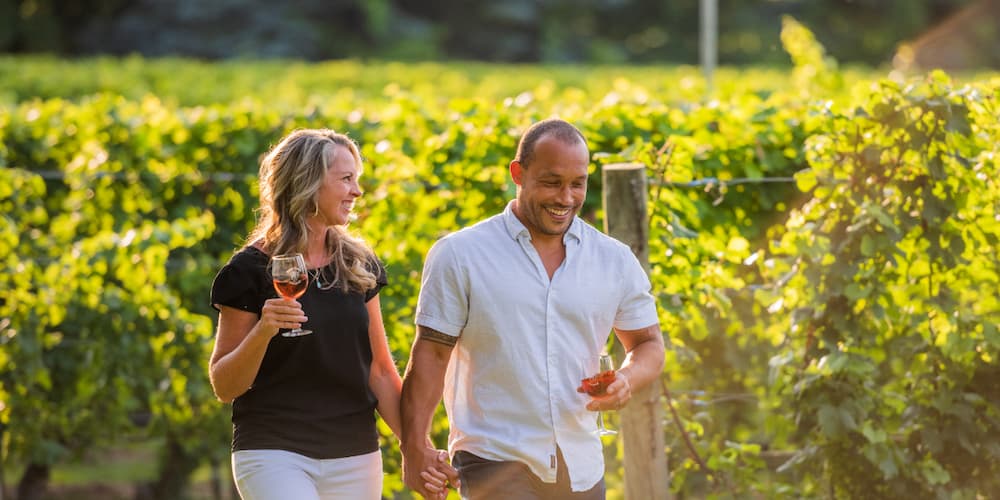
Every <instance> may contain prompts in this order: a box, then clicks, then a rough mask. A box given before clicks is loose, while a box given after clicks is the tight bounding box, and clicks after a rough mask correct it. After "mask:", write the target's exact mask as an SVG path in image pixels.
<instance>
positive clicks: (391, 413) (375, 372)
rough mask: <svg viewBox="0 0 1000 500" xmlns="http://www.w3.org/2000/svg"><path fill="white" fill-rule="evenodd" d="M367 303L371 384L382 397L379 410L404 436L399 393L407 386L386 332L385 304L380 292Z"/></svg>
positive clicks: (397, 432) (399, 435)
mask: <svg viewBox="0 0 1000 500" xmlns="http://www.w3.org/2000/svg"><path fill="white" fill-rule="evenodd" d="M365 307H366V308H367V309H368V341H369V342H371V346H372V365H371V373H370V375H369V378H368V385H369V387H371V389H372V392H374V393H375V397H377V398H378V414H379V415H380V416H381V417H382V420H384V421H385V423H386V424H387V425H388V426H389V428H390V429H392V433H393V434H395V435H396V438H397V439H402V437H401V436H402V435H403V434H402V433H403V427H402V424H401V421H400V417H399V394H400V392H401V391H402V388H403V380H402V379H401V378H400V377H399V371H397V370H396V363H395V362H394V361H393V360H392V351H391V350H390V349H389V341H388V339H386V336H385V325H383V323H382V307H381V305H380V303H379V297H378V295H376V296H375V297H373V298H372V299H371V300H369V301H368V303H367V304H365Z"/></svg>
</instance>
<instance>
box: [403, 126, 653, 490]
mask: <svg viewBox="0 0 1000 500" xmlns="http://www.w3.org/2000/svg"><path fill="white" fill-rule="evenodd" d="M589 158H590V154H589V151H588V149H587V143H586V140H585V139H584V137H583V135H582V134H581V133H580V131H579V130H578V129H577V128H576V127H574V126H573V125H571V124H570V123H568V122H566V121H563V120H559V119H549V120H544V121H541V122H538V123H536V124H534V125H532V126H531V127H530V128H528V130H527V131H526V132H525V133H524V135H523V136H522V138H521V141H520V143H519V144H518V148H517V155H516V157H515V159H514V160H513V161H511V163H510V175H511V178H512V179H513V181H514V183H515V184H516V185H517V197H516V199H514V200H512V201H511V202H510V203H508V205H507V207H506V209H505V210H504V211H503V213H501V214H498V215H495V216H493V217H491V218H489V219H487V220H484V221H482V222H479V223H478V224H475V225H473V226H471V227H468V228H465V229H462V230H460V231H458V232H455V233H453V234H450V235H448V236H446V237H444V238H442V239H441V240H440V241H438V242H437V243H436V244H435V245H434V246H433V247H432V248H431V250H430V252H428V254H427V260H426V262H425V263H424V273H423V278H422V284H421V290H420V297H419V300H418V304H417V313H416V323H417V338H416V340H415V341H414V343H413V348H412V350H411V354H410V360H409V363H408V365H407V368H406V374H405V376H404V379H403V396H402V416H403V440H402V442H401V447H402V451H403V473H404V480H405V481H406V484H407V485H409V486H410V487H411V488H414V489H416V490H417V491H419V492H420V493H421V494H423V495H424V496H429V497H437V498H440V497H441V496H442V495H443V493H444V489H443V487H444V484H443V482H441V481H437V482H435V478H434V477H433V476H431V475H429V474H427V473H424V474H423V477H421V471H423V470H425V469H428V468H429V467H430V466H431V465H433V464H434V462H435V461H436V460H437V454H436V452H435V450H434V448H433V444H432V443H431V442H430V440H429V439H428V431H429V429H430V424H431V419H432V417H433V413H434V409H435V408H436V407H437V404H438V402H439V401H440V400H441V398H442V395H443V396H444V404H445V410H446V411H447V413H448V421H449V426H450V435H449V438H448V451H449V453H450V455H451V457H452V464H453V465H454V466H455V468H456V469H457V471H458V477H459V479H460V485H461V486H460V492H461V495H462V498H466V499H477V500H478V499H492V498H525V499H532V498H535V499H580V500H583V499H586V500H590V499H603V498H604V497H605V487H604V455H603V453H602V449H601V441H600V439H599V437H598V436H597V434H596V433H595V431H596V414H595V413H594V411H597V410H617V409H621V408H622V407H623V406H625V405H626V404H627V403H628V401H629V398H630V397H631V394H632V391H633V390H637V389H638V388H640V387H642V386H644V385H646V384H648V383H649V382H650V381H652V380H653V379H654V378H656V377H658V376H659V375H660V372H661V370H662V369H663V359H664V356H663V345H664V343H663V337H662V335H661V333H660V327H659V324H658V322H657V312H656V303H655V301H654V299H653V296H652V295H651V294H650V283H649V279H648V278H647V277H646V274H645V272H644V271H643V269H642V267H641V265H640V264H639V262H638V260H637V259H636V258H635V256H633V255H632V252H631V250H630V249H629V248H628V247H627V246H626V245H624V244H622V243H620V242H618V241H616V240H614V239H612V238H610V237H608V236H606V235H604V234H602V233H601V232H600V231H598V230H596V229H594V228H593V227H592V226H590V225H589V224H587V223H586V222H584V221H583V220H581V219H580V218H579V217H577V214H578V213H579V211H580V208H581V206H582V205H583V201H584V199H585V198H586V195H587V167H588V165H589V163H590V159H589ZM612 330H613V331H614V333H615V335H617V337H618V339H619V340H620V341H621V343H622V345H623V346H624V347H625V349H626V352H627V355H626V357H625V359H624V360H623V362H622V364H621V367H620V368H619V370H618V371H617V377H616V380H615V382H613V383H612V384H611V385H610V386H609V387H608V388H607V392H606V394H604V395H602V396H595V397H593V398H592V397H590V396H587V395H584V394H580V393H578V392H577V391H576V388H577V386H579V385H580V380H581V379H582V378H583V377H584V376H587V375H593V374H596V373H597V371H598V357H599V355H600V353H601V351H602V350H603V349H604V347H605V345H606V343H607V341H608V338H609V336H610V334H611V332H612Z"/></svg>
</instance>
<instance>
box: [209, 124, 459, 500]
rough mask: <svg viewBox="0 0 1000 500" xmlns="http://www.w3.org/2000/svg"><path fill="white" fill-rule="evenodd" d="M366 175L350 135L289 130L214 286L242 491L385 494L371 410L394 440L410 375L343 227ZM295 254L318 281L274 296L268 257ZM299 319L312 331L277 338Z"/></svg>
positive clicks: (305, 495) (256, 494)
mask: <svg viewBox="0 0 1000 500" xmlns="http://www.w3.org/2000/svg"><path fill="white" fill-rule="evenodd" d="M360 174H361V155H360V153H359V152H358V148H357V146H356V145H355V144H354V142H353V141H351V140H350V139H349V138H348V137H347V136H345V135H343V134H338V133H336V132H333V131H331V130H297V131H294V132H292V133H291V134H289V135H288V136H287V137H285V138H284V139H283V140H282V141H281V142H280V143H279V144H278V145H277V146H275V147H274V148H273V149H272V150H271V151H270V152H269V153H268V154H267V155H266V156H265V157H264V159H263V161H262V162H261V166H260V220H259V223H258V225H257V227H256V229H254V231H253V232H252V233H251V235H250V237H249V238H248V244H247V245H246V246H245V247H244V248H242V249H241V250H239V251H238V252H237V253H236V254H235V255H233V257H232V258H231V259H230V261H229V262H228V263H227V264H226V265H225V266H224V267H223V268H222V269H221V270H220V271H219V273H218V275H217V276H216V277H215V281H214V283H213V285H212V295H211V300H212V306H213V307H215V308H216V309H217V310H218V311H219V327H218V333H217V336H216V339H215V348H214V351H213V352H212V358H211V363H210V368H209V374H210V377H211V381H212V387H213V389H214V391H215V394H216V396H217V397H218V398H219V399H220V400H221V401H223V402H232V403H233V476H234V477H235V479H236V485H237V487H238V489H239V491H240V495H241V496H242V497H243V498H244V499H248V500H249V499H258V498H259V499H278V498H295V499H310V498H317V499H318V498H324V499H325V498H345V499H347V498H350V499H364V498H371V499H377V498H380V497H381V494H382V456H381V453H380V451H379V442H378V432H377V430H376V426H375V416H374V410H375V409H376V408H377V410H378V413H379V415H381V417H382V419H383V420H384V421H385V422H386V423H387V424H388V426H389V428H390V429H392V431H393V433H395V434H396V436H397V438H398V437H399V435H400V429H401V426H400V416H399V394H400V388H401V381H400V377H399V374H398V372H397V371H396V366H395V364H394V362H393V360H392V357H391V353H390V351H389V346H388V343H387V341H386V337H385V329H384V327H383V324H382V313H381V310H380V307H379V297H378V293H379V290H380V289H381V288H382V287H383V286H385V285H386V273H385V268H384V267H383V266H382V264H381V263H380V262H379V261H378V259H377V258H376V257H375V255H374V253H373V252H372V250H371V248H370V247H369V246H368V245H367V244H366V243H365V242H364V241H363V240H361V239H360V238H357V237H354V236H351V235H350V234H349V233H348V231H347V224H348V222H349V221H350V219H351V210H352V208H353V207H354V202H355V200H356V199H357V198H358V197H359V196H361V189H360V186H359V185H358V176H359V175H360ZM296 252H298V253H301V254H302V255H303V256H304V258H305V261H306V266H307V267H308V268H309V286H308V288H307V291H306V292H305V294H303V295H302V296H301V297H299V299H298V300H290V299H282V298H278V295H277V293H276V292H275V290H274V286H273V284H272V281H271V278H270V271H269V268H268V266H269V262H270V258H271V256H273V255H279V254H285V253H296ZM299 326H305V327H306V328H308V329H309V330H312V332H313V333H312V334H309V335H304V336H297V337H285V336H282V335H277V334H278V332H279V331H284V330H289V329H293V328H297V327H299ZM428 474H430V475H428V476H425V477H428V481H429V482H430V483H431V484H434V485H435V486H439V485H440V484H441V480H440V477H441V476H440V475H438V474H436V473H434V471H428ZM434 489H438V488H437V487H435V488H434ZM439 491H440V490H439Z"/></svg>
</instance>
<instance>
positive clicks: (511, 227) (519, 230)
mask: <svg viewBox="0 0 1000 500" xmlns="http://www.w3.org/2000/svg"><path fill="white" fill-rule="evenodd" d="M502 217H503V224H504V227H505V228H507V234H509V235H510V237H511V239H514V240H516V239H517V238H518V236H520V235H522V234H523V235H525V236H527V237H528V238H529V239H530V238H531V233H529V232H528V228H526V227H524V224H522V223H521V221H520V220H519V219H518V218H517V216H516V215H514V200H510V201H508V202H507V206H506V207H505V208H504V209H503V214H502ZM582 224H583V222H581V221H580V217H579V216H577V215H574V216H573V222H571V223H570V225H569V229H568V230H567V231H566V234H565V235H563V243H566V242H567V241H568V238H569V237H573V238H575V239H576V241H578V242H579V241H580V240H581V237H582V235H583V227H582V226H581V225H582Z"/></svg>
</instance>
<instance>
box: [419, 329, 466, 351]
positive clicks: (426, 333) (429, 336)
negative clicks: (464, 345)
mask: <svg viewBox="0 0 1000 500" xmlns="http://www.w3.org/2000/svg"><path fill="white" fill-rule="evenodd" d="M417 339H419V340H427V341H429V342H436V343H438V344H444V345H446V346H454V345H455V343H456V342H458V337H452V336H451V335H447V334H444V333H441V332H439V331H437V330H432V329H430V328H427V327H423V326H422V327H420V328H419V329H418V330H417Z"/></svg>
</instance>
